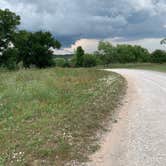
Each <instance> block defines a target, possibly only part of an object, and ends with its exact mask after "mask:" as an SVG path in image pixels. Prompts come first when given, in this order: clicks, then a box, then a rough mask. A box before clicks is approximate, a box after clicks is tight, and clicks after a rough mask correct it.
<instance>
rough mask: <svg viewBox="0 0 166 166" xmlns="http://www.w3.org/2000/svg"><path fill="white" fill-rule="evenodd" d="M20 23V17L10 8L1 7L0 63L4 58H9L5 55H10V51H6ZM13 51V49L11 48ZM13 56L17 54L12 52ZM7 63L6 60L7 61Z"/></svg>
mask: <svg viewBox="0 0 166 166" xmlns="http://www.w3.org/2000/svg"><path fill="white" fill-rule="evenodd" d="M19 24H20V17H19V16H17V15H16V14H15V13H13V12H11V11H10V10H8V9H5V10H1V9H0V53H1V56H0V64H1V65H2V64H3V63H4V62H3V59H7V58H5V57H3V56H6V55H8V53H7V52H8V51H7V52H5V51H6V50H7V49H8V48H9V45H10V42H11V41H12V39H13V34H14V32H15V31H16V30H17V26H18V25H19ZM9 50H10V51H11V49H9ZM4 52H5V54H4ZM12 55H13V56H14V55H15V53H14V54H12ZM5 63H6V62H5Z"/></svg>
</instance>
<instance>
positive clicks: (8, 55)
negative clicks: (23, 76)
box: [1, 48, 18, 70]
mask: <svg viewBox="0 0 166 166" xmlns="http://www.w3.org/2000/svg"><path fill="white" fill-rule="evenodd" d="M17 57H18V50H17V49H16V48H8V49H7V50H6V51H4V53H3V56H1V62H2V65H1V66H2V67H5V68H8V69H9V70H12V69H16V68H17Z"/></svg>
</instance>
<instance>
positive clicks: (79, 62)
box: [75, 46, 84, 67]
mask: <svg viewBox="0 0 166 166" xmlns="http://www.w3.org/2000/svg"><path fill="white" fill-rule="evenodd" d="M75 56H76V67H82V66H83V61H84V57H83V56H84V50H83V49H82V47H81V46H79V47H77V50H76V52H75Z"/></svg>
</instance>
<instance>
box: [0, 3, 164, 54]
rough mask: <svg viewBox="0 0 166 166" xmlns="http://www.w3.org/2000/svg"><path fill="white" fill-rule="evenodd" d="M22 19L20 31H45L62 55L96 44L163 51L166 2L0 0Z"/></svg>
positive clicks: (91, 47) (92, 49)
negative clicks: (103, 43)
mask: <svg viewBox="0 0 166 166" xmlns="http://www.w3.org/2000/svg"><path fill="white" fill-rule="evenodd" d="M0 8H1V9H5V8H8V9H10V10H12V11H14V12H16V13H17V14H19V15H20V16H21V18H22V24H21V26H20V28H21V29H27V30H30V31H37V30H48V31H51V32H52V33H53V34H54V36H55V37H56V38H57V39H59V40H60V41H61V43H62V44H63V47H64V48H65V50H66V51H63V52H64V53H67V52H72V51H73V49H74V48H76V46H78V45H82V46H83V47H84V49H86V51H87V52H91V51H94V50H95V49H96V47H97V43H98V41H99V40H107V41H110V42H112V43H114V44H117V43H130V44H138V45H142V46H145V47H146V48H148V49H149V50H151V51H152V50H154V49H155V48H163V46H161V45H160V40H161V39H162V38H163V37H166V0H0Z"/></svg>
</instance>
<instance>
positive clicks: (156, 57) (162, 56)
mask: <svg viewBox="0 0 166 166" xmlns="http://www.w3.org/2000/svg"><path fill="white" fill-rule="evenodd" d="M151 61H152V62H153V63H164V62H166V52H165V51H163V50H155V51H154V52H153V53H152V54H151Z"/></svg>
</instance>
